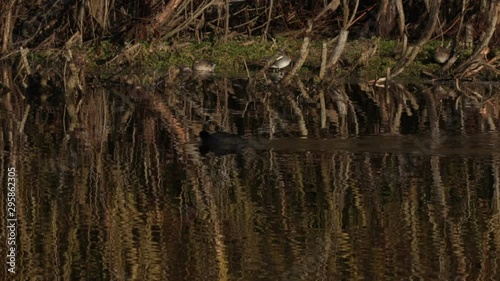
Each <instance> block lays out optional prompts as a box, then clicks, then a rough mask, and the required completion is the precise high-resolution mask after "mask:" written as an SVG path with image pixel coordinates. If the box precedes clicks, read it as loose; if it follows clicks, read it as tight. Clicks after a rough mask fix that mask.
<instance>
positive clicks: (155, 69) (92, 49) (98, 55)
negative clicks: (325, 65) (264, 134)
mask: <svg viewBox="0 0 500 281" xmlns="http://www.w3.org/2000/svg"><path fill="white" fill-rule="evenodd" d="M322 42H323V41H322V40H313V41H312V44H311V45H310V51H309V55H308V58H307V60H306V62H305V64H304V66H303V67H302V69H301V71H300V73H301V74H313V75H314V74H317V73H318V72H319V66H320V64H321V45H322ZM301 44H302V40H298V39H290V38H286V37H278V38H277V39H276V41H274V42H273V41H262V40H261V39H260V38H258V37H256V38H243V39H234V40H232V41H228V42H226V43H223V42H217V43H212V42H207V41H203V42H182V43H174V44H170V43H165V42H154V43H138V44H135V45H126V46H117V45H115V44H112V43H111V42H109V41H103V42H101V43H100V44H99V45H98V46H94V45H89V46H86V47H80V48H72V49H71V51H72V54H73V58H76V61H78V64H79V65H80V66H81V67H85V69H87V71H91V72H96V74H97V75H103V76H108V75H114V74H116V73H117V71H124V72H135V73H136V74H135V75H137V76H140V75H148V76H150V77H151V78H156V77H160V76H161V75H164V74H165V73H166V72H168V71H169V69H173V68H177V67H180V66H183V65H186V66H191V64H192V62H193V60H194V59H203V60H209V61H213V62H215V63H217V68H216V71H217V72H222V73H230V74H236V75H238V74H244V73H246V69H245V65H247V66H249V68H250V71H252V70H256V69H258V68H259V67H260V66H261V65H262V60H263V59H264V58H266V57H270V56H272V55H274V54H275V53H276V52H277V51H278V50H285V51H286V52H288V54H289V55H290V56H291V57H292V58H294V59H296V58H297V57H298V50H299V49H300V46H301ZM441 44H442V42H441V41H432V42H430V43H429V44H427V45H426V46H425V47H424V48H423V49H422V51H421V52H420V53H419V55H418V56H417V58H416V59H415V61H414V62H413V63H412V64H411V65H410V66H409V67H408V68H407V69H406V71H405V72H404V73H403V74H401V75H400V76H401V77H403V78H405V77H406V78H408V77H419V76H421V73H422V72H434V71H436V70H438V69H439V67H440V65H438V64H437V63H435V62H434V60H433V53H434V50H435V48H436V47H437V46H439V45H441ZM333 47H334V46H330V47H329V48H330V49H329V51H331V50H332V49H333ZM400 50H401V46H400V44H399V43H398V42H397V41H394V40H381V39H379V38H374V39H358V40H355V41H348V42H347V45H346V48H345V49H344V52H343V54H342V57H341V61H340V62H339V64H338V65H337V67H336V69H335V73H336V76H338V77H343V76H351V77H357V78H364V79H373V78H376V77H381V76H385V74H386V71H387V69H388V68H391V67H393V66H394V65H395V64H396V63H397V61H398V59H399V57H400V55H401V54H400ZM459 52H460V53H459V55H460V59H464V58H466V57H467V55H468V54H469V55H470V53H471V52H472V50H470V49H461V50H459ZM496 52H498V50H496ZM60 53H61V52H60V51H44V52H40V51H37V52H30V56H29V59H30V60H31V61H32V62H34V64H35V65H42V66H43V65H47V64H48V65H54V63H53V62H54V60H59V62H61V64H64V58H63V57H62V56H61V55H60ZM480 78H482V79H483V78H484V79H487V80H491V79H498V75H497V74H494V73H493V74H492V73H486V74H484V75H483V76H482V77H480ZM140 80H142V79H140Z"/></svg>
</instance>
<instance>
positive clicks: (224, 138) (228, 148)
mask: <svg viewBox="0 0 500 281" xmlns="http://www.w3.org/2000/svg"><path fill="white" fill-rule="evenodd" d="M199 136H200V138H201V146H200V152H201V153H202V154H206V153H208V152H209V151H212V152H213V153H215V154H216V155H225V154H234V153H240V152H242V151H243V149H244V148H246V147H247V146H248V142H247V141H246V140H245V139H243V138H242V137H240V136H238V135H234V134H231V133H227V132H215V133H213V134H210V133H209V132H207V131H201V132H200V134H199Z"/></svg>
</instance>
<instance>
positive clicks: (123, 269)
mask: <svg viewBox="0 0 500 281" xmlns="http://www.w3.org/2000/svg"><path fill="white" fill-rule="evenodd" d="M238 83H239V82H238V81H228V80H216V81H212V82H211V83H210V82H199V83H194V84H183V85H182V86H179V87H164V88H154V89H144V88H105V87H94V88H90V87H89V89H87V90H85V92H83V93H80V94H79V96H78V99H76V100H71V99H68V98H61V99H57V97H49V98H48V99H47V100H46V101H44V102H43V101H40V100H37V99H36V98H31V99H30V98H27V99H21V98H20V96H19V94H16V93H15V92H11V93H9V94H8V96H7V97H5V96H4V97H3V99H2V105H1V112H0V116H1V123H2V130H1V133H2V136H1V138H0V141H1V142H2V147H3V153H2V161H1V163H2V169H1V173H0V175H1V178H2V184H3V185H4V186H6V185H7V184H6V183H7V178H8V171H7V169H8V168H9V167H15V169H16V177H17V189H16V217H17V219H18V225H17V236H16V243H17V244H16V245H17V251H16V273H15V274H12V273H9V272H8V271H7V270H8V266H7V265H6V264H5V263H4V265H3V266H2V268H3V273H2V274H0V275H1V276H5V280H500V255H499V252H500V251H499V248H500V212H499V211H500V194H499V192H500V152H499V149H498V148H499V144H500V134H499V132H498V127H499V126H500V122H499V110H498V108H499V105H500V101H499V97H498V95H497V94H495V91H492V90H491V89H492V88H491V85H486V86H485V85H479V86H475V85H463V86H462V87H461V91H462V92H458V91H457V90H456V89H455V90H454V88H453V87H452V86H446V85H438V86H434V85H395V86H394V87H392V88H390V89H380V88H376V87H371V86H370V87H367V86H366V85H365V86H358V85H343V86H335V87H330V88H328V89H325V90H324V92H323V95H324V97H323V98H324V106H323V109H322V106H321V99H322V97H321V93H320V91H319V90H315V91H312V92H311V96H310V97H302V96H301V95H300V94H297V93H295V92H293V91H292V92H290V91H288V90H286V89H279V90H280V91H281V92H278V90H276V87H273V88H272V89H270V90H268V91H265V90H264V91H260V92H256V93H252V94H246V93H245V94H242V93H241V91H240V90H238V89H241V87H240V86H239V85H238ZM447 87H449V88H447ZM443 89H444V90H443ZM468 89H474V90H475V92H476V93H478V94H477V95H476V94H470V93H471V92H466V90H468ZM71 106H74V107H75V108H76V110H75V112H71V110H70V108H71ZM23 119H25V120H24V121H23ZM202 129H205V130H209V131H215V130H224V131H228V132H233V133H237V134H239V135H241V136H243V138H244V139H245V140H248V141H249V142H250V143H252V144H254V145H252V147H250V148H248V149H244V150H242V151H241V152H240V153H236V154H229V155H223V156H221V155H216V154H214V153H212V152H209V153H207V154H205V155H201V154H200V153H199V151H198V146H199V144H200V140H199V138H198V137H197V135H198V132H199V131H200V130H202ZM6 197H7V194H6V191H5V189H4V192H3V193H2V202H1V203H0V205H2V208H1V211H0V213H1V215H2V218H7V213H6V210H7V206H6V204H7V199H6ZM2 221H3V224H4V223H5V222H6V220H5V219H2ZM3 224H2V225H3ZM1 234H2V235H1V237H2V243H3V245H6V244H7V238H6V237H7V234H8V233H7V231H6V227H2V230H1ZM6 249H7V247H6V246H4V247H2V255H3V256H4V257H6V255H7V252H6ZM6 260H7V259H6Z"/></svg>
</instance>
